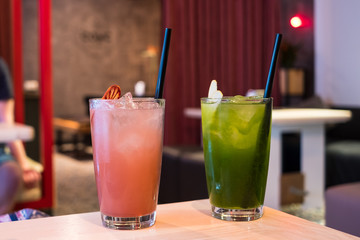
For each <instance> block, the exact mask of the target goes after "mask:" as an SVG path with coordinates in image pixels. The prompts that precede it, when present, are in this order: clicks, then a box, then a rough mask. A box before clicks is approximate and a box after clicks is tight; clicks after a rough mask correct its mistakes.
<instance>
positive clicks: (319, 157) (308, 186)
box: [184, 108, 351, 209]
mask: <svg viewBox="0 0 360 240" xmlns="http://www.w3.org/2000/svg"><path fill="white" fill-rule="evenodd" d="M184 114H185V116H187V117H191V118H198V119H200V118H201V110H200V109H199V108H187V109H185V110H184ZM350 118H351V111H348V110H334V109H311V108H293V109H274V110H273V113H272V130H271V149H270V164H269V173H268V181H267V185H266V195H265V205H266V206H269V207H272V208H275V209H280V198H281V195H280V194H281V193H280V189H281V187H280V182H281V174H282V154H281V147H282V134H283V133H287V132H292V133H300V136H301V143H300V146H301V150H300V151H301V152H300V155H301V156H300V165H301V171H302V172H303V173H304V175H305V184H304V185H305V191H306V192H307V195H306V196H305V199H304V205H303V206H304V207H305V208H318V207H323V202H324V189H325V183H324V181H325V173H324V172H325V149H324V148H325V124H330V123H332V124H334V123H340V122H345V121H348V120H349V119H350Z"/></svg>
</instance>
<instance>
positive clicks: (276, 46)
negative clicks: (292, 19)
mask: <svg viewBox="0 0 360 240" xmlns="http://www.w3.org/2000/svg"><path fill="white" fill-rule="evenodd" d="M281 38H282V35H281V34H280V33H277V34H276V38H275V43H274V49H273V54H272V58H271V63H270V69H269V74H268V78H267V82H266V88H265V93H264V98H269V97H271V91H272V87H273V82H274V75H275V67H276V62H277V58H278V55H279V50H280V43H281Z"/></svg>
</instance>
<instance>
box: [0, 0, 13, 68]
mask: <svg viewBox="0 0 360 240" xmlns="http://www.w3.org/2000/svg"><path fill="white" fill-rule="evenodd" d="M10 10H11V5H10V1H9V0H0V56H1V57H2V58H3V59H5V61H6V63H7V64H8V66H9V69H12V53H11V46H12V45H11V35H12V33H11V11H10Z"/></svg>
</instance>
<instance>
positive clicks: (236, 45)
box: [162, 0, 280, 145]
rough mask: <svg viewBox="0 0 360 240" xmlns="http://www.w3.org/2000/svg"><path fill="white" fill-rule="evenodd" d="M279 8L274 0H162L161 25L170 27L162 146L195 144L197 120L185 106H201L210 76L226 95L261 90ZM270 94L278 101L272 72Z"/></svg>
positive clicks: (278, 96) (277, 22) (276, 103)
mask: <svg viewBox="0 0 360 240" xmlns="http://www.w3.org/2000/svg"><path fill="white" fill-rule="evenodd" d="M279 11H280V2H279V0H221V1H220V0H162V18H163V19H162V25H163V27H164V28H165V27H169V28H172V29H173V31H172V38H171V44H170V50H169V59H168V67H167V73H166V81H165V85H164V98H165V99H166V115H165V139H164V144H165V145H180V144H191V145H192V144H200V136H201V134H200V131H201V130H200V120H197V119H189V118H187V117H185V116H184V108H187V107H200V98H201V97H206V96H207V92H208V88H209V85H210V82H211V80H212V79H216V80H217V82H218V87H219V89H220V90H221V91H222V92H223V94H224V95H225V96H233V95H239V94H240V95H245V94H246V92H247V90H248V89H264V88H265V85H266V79H267V74H268V71H269V66H270V61H271V54H272V48H273V45H274V39H275V34H276V33H277V32H279V29H280V17H279V14H280V13H279ZM272 96H273V97H274V101H275V105H278V104H279V100H280V93H279V89H278V81H277V75H276V76H275V84H274V88H273V93H272Z"/></svg>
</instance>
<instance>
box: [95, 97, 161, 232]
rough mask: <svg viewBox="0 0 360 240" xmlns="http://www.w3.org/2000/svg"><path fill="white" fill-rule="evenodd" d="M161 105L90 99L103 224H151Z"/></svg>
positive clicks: (148, 100)
mask: <svg viewBox="0 0 360 240" xmlns="http://www.w3.org/2000/svg"><path fill="white" fill-rule="evenodd" d="M164 110H165V100H163V99H152V98H134V99H133V101H132V102H131V101H130V102H128V101H123V100H122V99H117V100H113V99H111V100H103V99H90V122H91V136H92V147H93V159H94V170H95V178H96V185H97V191H98V199H99V206H100V212H101V218H102V223H103V225H104V226H105V227H108V228H112V229H139V228H146V227H150V226H152V225H153V224H154V223H155V218H156V206H157V199H158V190H159V182H160V171H161V159H162V147H163V143H162V142H163V126H164Z"/></svg>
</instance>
